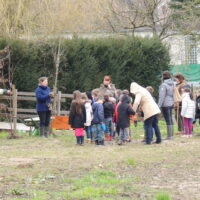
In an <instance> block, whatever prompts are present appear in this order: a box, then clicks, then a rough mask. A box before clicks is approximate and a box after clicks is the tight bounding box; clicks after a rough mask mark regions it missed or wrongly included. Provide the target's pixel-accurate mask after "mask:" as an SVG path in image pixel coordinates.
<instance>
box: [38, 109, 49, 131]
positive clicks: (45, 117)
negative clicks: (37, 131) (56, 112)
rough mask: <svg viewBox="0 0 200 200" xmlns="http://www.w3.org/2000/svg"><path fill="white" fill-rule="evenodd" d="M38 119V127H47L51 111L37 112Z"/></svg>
mask: <svg viewBox="0 0 200 200" xmlns="http://www.w3.org/2000/svg"><path fill="white" fill-rule="evenodd" d="M38 115H39V118H40V127H48V126H49V124H50V119H51V111H41V112H38Z"/></svg>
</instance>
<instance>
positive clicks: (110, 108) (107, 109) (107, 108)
mask: <svg viewBox="0 0 200 200" xmlns="http://www.w3.org/2000/svg"><path fill="white" fill-rule="evenodd" d="M103 109H104V118H109V117H113V113H114V105H113V104H112V103H111V102H104V103H103Z"/></svg>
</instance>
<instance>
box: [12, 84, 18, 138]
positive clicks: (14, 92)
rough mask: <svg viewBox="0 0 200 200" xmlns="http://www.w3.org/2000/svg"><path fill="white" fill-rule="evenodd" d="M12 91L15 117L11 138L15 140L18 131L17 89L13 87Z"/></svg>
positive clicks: (13, 118) (13, 117)
mask: <svg viewBox="0 0 200 200" xmlns="http://www.w3.org/2000/svg"><path fill="white" fill-rule="evenodd" d="M12 91H13V116H12V122H13V129H12V130H11V138H15V137H16V131H17V89H15V86H14V85H13V87H12Z"/></svg>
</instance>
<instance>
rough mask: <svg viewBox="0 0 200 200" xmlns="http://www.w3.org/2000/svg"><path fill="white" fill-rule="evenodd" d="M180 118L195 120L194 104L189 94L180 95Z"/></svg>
mask: <svg viewBox="0 0 200 200" xmlns="http://www.w3.org/2000/svg"><path fill="white" fill-rule="evenodd" d="M181 116H182V117H185V118H191V119H194V118H195V102H194V101H193V100H191V98H190V94H189V93H183V95H182V108H181Z"/></svg>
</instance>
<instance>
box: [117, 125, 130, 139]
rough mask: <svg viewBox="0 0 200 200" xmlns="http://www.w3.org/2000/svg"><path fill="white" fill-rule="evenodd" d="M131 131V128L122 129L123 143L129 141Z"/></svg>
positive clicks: (121, 137)
mask: <svg viewBox="0 0 200 200" xmlns="http://www.w3.org/2000/svg"><path fill="white" fill-rule="evenodd" d="M129 131H130V128H129V127H127V128H120V131H119V138H120V140H121V141H127V140H128V137H129Z"/></svg>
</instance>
